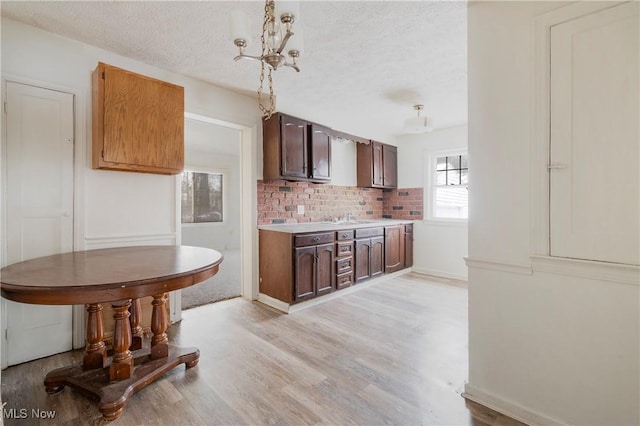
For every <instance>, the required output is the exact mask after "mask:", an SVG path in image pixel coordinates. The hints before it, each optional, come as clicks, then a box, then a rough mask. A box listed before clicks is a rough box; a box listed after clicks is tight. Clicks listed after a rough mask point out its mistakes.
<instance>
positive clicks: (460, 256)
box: [397, 126, 473, 280]
mask: <svg viewBox="0 0 640 426" xmlns="http://www.w3.org/2000/svg"><path fill="white" fill-rule="evenodd" d="M397 141H398V187H399V188H424V197H425V200H426V198H427V197H429V188H428V187H427V176H426V171H427V163H426V161H428V158H429V155H431V154H432V153H433V152H436V151H445V150H452V149H466V148H467V126H457V127H451V128H448V129H442V130H437V131H434V132H431V133H425V134H420V135H405V136H399V137H398V139H397ZM469 161H470V163H471V162H472V160H471V159H470V160H469ZM470 167H473V166H472V165H471V166H470ZM413 229H414V231H413V232H414V255H413V262H414V264H413V269H414V270H415V271H417V272H421V273H425V274H431V275H438V276H443V277H448V278H456V279H463V280H466V279H467V266H466V265H465V263H464V257H466V256H467V224H466V223H461V222H451V221H449V222H447V221H435V220H427V211H426V210H425V220H423V221H416V222H415V224H414V227H413Z"/></svg>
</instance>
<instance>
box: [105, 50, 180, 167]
mask: <svg viewBox="0 0 640 426" xmlns="http://www.w3.org/2000/svg"><path fill="white" fill-rule="evenodd" d="M92 98H93V99H92V101H93V102H92V103H93V105H92V106H93V115H92V121H93V124H92V125H93V152H92V160H93V161H92V166H93V168H94V169H107V170H122V171H129V172H144V173H157V174H177V173H180V172H182V169H183V168H184V88H183V87H181V86H177V85H175V84H171V83H167V82H164V81H160V80H156V79H153V78H150V77H146V76H143V75H140V74H136V73H133V72H130V71H126V70H123V69H120V68H116V67H112V66H110V65H107V64H103V63H102V62H100V63H98V66H97V68H96V69H95V71H94V72H93V75H92Z"/></svg>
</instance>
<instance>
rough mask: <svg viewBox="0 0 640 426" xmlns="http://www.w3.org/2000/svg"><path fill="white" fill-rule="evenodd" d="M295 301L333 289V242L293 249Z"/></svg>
mask: <svg viewBox="0 0 640 426" xmlns="http://www.w3.org/2000/svg"><path fill="white" fill-rule="evenodd" d="M294 253H295V254H294V259H295V260H294V270H295V281H294V295H293V298H294V300H295V301H296V302H299V301H302V300H305V299H309V298H311V297H315V296H320V295H322V294H325V293H329V292H331V291H333V288H334V284H333V283H334V275H335V274H334V272H333V243H330V244H322V245H317V246H310V247H296V248H295V249H294Z"/></svg>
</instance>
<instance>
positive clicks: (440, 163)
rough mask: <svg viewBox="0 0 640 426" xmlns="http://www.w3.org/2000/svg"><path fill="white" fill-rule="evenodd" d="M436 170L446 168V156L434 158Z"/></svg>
mask: <svg viewBox="0 0 640 426" xmlns="http://www.w3.org/2000/svg"><path fill="white" fill-rule="evenodd" d="M436 170H447V157H438V158H437V159H436Z"/></svg>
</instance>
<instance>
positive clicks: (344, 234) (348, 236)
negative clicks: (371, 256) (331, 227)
mask: <svg viewBox="0 0 640 426" xmlns="http://www.w3.org/2000/svg"><path fill="white" fill-rule="evenodd" d="M336 240H338V241H344V240H353V229H349V230H348V231H336Z"/></svg>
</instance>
